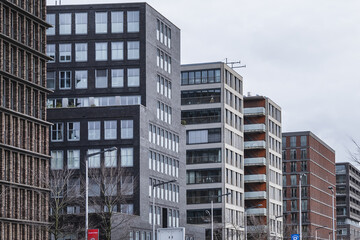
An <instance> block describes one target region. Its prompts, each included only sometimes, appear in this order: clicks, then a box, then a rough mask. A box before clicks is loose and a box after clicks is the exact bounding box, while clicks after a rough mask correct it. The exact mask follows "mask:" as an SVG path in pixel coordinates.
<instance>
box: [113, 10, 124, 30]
mask: <svg viewBox="0 0 360 240" xmlns="http://www.w3.org/2000/svg"><path fill="white" fill-rule="evenodd" d="M123 19H124V13H123V12H111V32H112V33H122V32H123V31H124V30H123V21H124V20H123Z"/></svg>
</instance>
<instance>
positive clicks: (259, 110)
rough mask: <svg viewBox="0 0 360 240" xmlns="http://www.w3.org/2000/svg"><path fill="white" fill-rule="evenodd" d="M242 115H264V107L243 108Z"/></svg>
mask: <svg viewBox="0 0 360 240" xmlns="http://www.w3.org/2000/svg"><path fill="white" fill-rule="evenodd" d="M244 115H265V108H264V107H254V108H244Z"/></svg>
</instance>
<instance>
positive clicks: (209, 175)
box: [186, 169, 221, 184]
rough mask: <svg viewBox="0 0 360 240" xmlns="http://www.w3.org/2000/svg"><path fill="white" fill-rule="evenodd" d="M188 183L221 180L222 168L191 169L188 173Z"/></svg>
mask: <svg viewBox="0 0 360 240" xmlns="http://www.w3.org/2000/svg"><path fill="white" fill-rule="evenodd" d="M186 178H187V184H202V183H216V182H221V169H202V170H196V171H195V170H189V171H187V173H186Z"/></svg>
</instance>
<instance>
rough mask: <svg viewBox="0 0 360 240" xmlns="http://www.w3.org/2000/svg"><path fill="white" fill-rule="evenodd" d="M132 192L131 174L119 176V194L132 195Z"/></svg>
mask: <svg viewBox="0 0 360 240" xmlns="http://www.w3.org/2000/svg"><path fill="white" fill-rule="evenodd" d="M133 193H134V178H133V176H121V194H122V195H132V194H133Z"/></svg>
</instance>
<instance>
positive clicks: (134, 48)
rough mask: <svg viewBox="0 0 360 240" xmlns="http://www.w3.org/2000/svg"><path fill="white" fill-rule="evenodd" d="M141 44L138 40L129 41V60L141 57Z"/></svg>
mask: <svg viewBox="0 0 360 240" xmlns="http://www.w3.org/2000/svg"><path fill="white" fill-rule="evenodd" d="M139 48H140V44H139V42H138V41H131V42H128V43H127V58H128V59H129V60H133V59H139V56H140V53H139Z"/></svg>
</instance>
